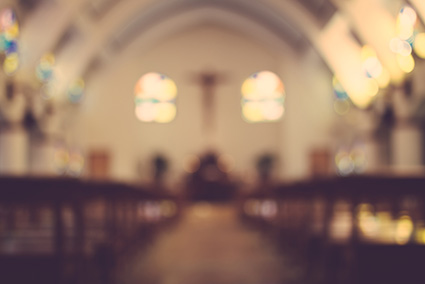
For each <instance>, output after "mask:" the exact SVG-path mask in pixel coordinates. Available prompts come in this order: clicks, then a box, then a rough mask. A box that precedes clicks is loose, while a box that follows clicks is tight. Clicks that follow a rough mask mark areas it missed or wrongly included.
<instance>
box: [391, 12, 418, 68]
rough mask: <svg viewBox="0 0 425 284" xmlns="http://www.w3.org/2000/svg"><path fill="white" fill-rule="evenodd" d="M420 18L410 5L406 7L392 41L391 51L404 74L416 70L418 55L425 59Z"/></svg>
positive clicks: (400, 14)
mask: <svg viewBox="0 0 425 284" xmlns="http://www.w3.org/2000/svg"><path fill="white" fill-rule="evenodd" d="M418 23H419V21H418V16H417V13H416V11H415V10H414V9H413V8H412V7H411V6H409V5H404V6H403V7H402V8H401V9H400V12H399V14H398V16H397V21H396V35H397V37H395V38H393V39H391V41H390V49H391V51H392V52H394V53H395V54H396V57H397V58H396V59H397V63H398V65H399V67H400V69H401V70H402V71H403V72H404V73H410V72H412V71H413V69H414V68H415V60H414V58H413V56H412V52H413V51H414V52H415V54H416V55H418V56H419V57H421V58H425V36H424V35H423V33H420V32H419V30H418V28H419V27H418V26H419V24H418Z"/></svg>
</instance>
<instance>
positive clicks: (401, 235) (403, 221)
mask: <svg viewBox="0 0 425 284" xmlns="http://www.w3.org/2000/svg"><path fill="white" fill-rule="evenodd" d="M412 233H413V222H412V219H411V218H410V216H408V215H403V216H401V217H400V218H399V219H398V220H397V227H396V234H395V240H396V242H397V244H399V245H404V244H407V243H408V242H409V240H410V237H411V235H412Z"/></svg>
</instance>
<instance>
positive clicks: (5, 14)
mask: <svg viewBox="0 0 425 284" xmlns="http://www.w3.org/2000/svg"><path fill="white" fill-rule="evenodd" d="M18 37H19V24H18V21H17V17H16V14H15V12H14V10H13V9H11V8H3V9H1V10H0V55H1V53H3V54H4V61H3V71H4V73H5V74H6V75H9V76H10V75H13V74H15V72H16V71H17V70H18V68H19V66H20V60H19V43H18Z"/></svg>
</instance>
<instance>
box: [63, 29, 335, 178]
mask: <svg viewBox="0 0 425 284" xmlns="http://www.w3.org/2000/svg"><path fill="white" fill-rule="evenodd" d="M141 42H143V41H141ZM141 42H140V41H139V42H135V43H134V44H132V45H130V46H129V47H128V48H127V49H126V50H124V51H123V52H122V53H121V56H119V57H118V58H116V59H112V60H111V61H110V62H109V64H108V65H107V67H106V68H104V69H103V70H102V71H100V72H98V73H97V74H96V77H93V78H92V80H91V81H90V82H89V84H88V88H87V97H86V100H85V102H84V104H83V106H82V108H81V110H80V113H79V115H77V116H76V119H75V123H74V127H73V130H72V131H71V136H73V139H75V140H77V141H80V143H82V145H84V147H85V148H86V149H87V150H90V149H93V148H97V147H102V148H107V149H109V150H110V151H111V153H112V162H113V167H112V175H113V177H114V178H116V179H124V180H135V179H137V178H138V174H137V170H136V166H137V163H138V162H139V161H140V160H143V161H144V162H145V163H144V168H145V169H148V164H147V162H148V160H149V158H150V157H151V156H152V154H153V153H155V152H156V151H160V152H163V153H164V154H166V155H167V156H168V157H169V158H170V159H171V165H172V172H173V177H179V176H181V174H182V172H183V169H182V167H181V165H182V160H183V159H184V157H185V156H187V155H188V154H200V153H202V151H203V150H204V149H205V147H206V141H205V139H203V132H202V127H201V123H202V107H201V105H202V94H201V88H200V86H199V84H196V83H194V82H193V76H194V75H196V74H198V72H200V71H205V70H215V71H218V72H221V73H222V74H223V76H225V77H226V81H225V82H223V84H220V85H219V86H218V88H217V91H216V100H215V103H216V116H215V120H216V121H215V125H216V127H217V132H216V133H217V134H216V139H215V140H216V145H217V148H218V150H219V151H220V152H221V153H227V154H230V155H231V156H233V157H234V159H235V161H236V168H235V171H236V173H239V174H246V172H248V171H252V169H253V165H254V161H255V158H256V157H257V156H258V155H259V154H261V153H263V152H264V151H269V152H275V153H277V154H281V155H282V158H283V159H284V161H283V165H284V167H283V168H282V170H283V171H284V176H286V177H302V176H305V175H307V174H308V166H307V163H308V162H307V161H306V157H305V156H306V155H308V153H307V152H308V150H309V147H311V146H312V145H314V144H317V143H323V141H324V140H326V139H325V138H326V134H324V133H325V132H326V126H327V125H328V123H329V117H328V116H327V115H326V114H325V112H326V111H327V112H329V111H331V110H330V108H331V107H332V105H331V103H329V100H327V99H326V96H328V95H329V97H330V98H331V94H329V93H328V89H329V88H327V87H328V85H329V84H330V81H327V80H328V79H329V78H328V77H327V76H328V75H327V72H326V70H325V69H323V66H322V65H321V63H318V64H315V63H314V62H315V61H314V60H316V58H315V55H313V56H308V57H307V58H303V57H296V56H294V54H291V53H288V52H287V51H285V50H283V49H281V50H276V49H275V48H271V47H270V46H268V45H267V43H262V42H257V41H256V40H255V39H253V38H248V37H245V36H243V35H240V34H237V33H235V32H233V31H230V30H227V29H224V28H222V27H217V26H209V25H203V26H199V27H196V28H192V29H188V30H186V31H184V32H183V33H179V34H177V35H174V36H172V37H169V38H167V39H166V40H164V41H162V42H160V43H159V44H157V45H154V46H151V47H150V48H149V49H148V50H146V49H144V48H143V44H141ZM284 51H285V52H284ZM311 62H313V64H311ZM312 66H313V67H312ZM260 70H271V71H274V72H277V73H278V74H279V75H280V76H281V77H282V80H283V82H284V84H285V86H286V88H287V112H286V114H285V116H284V120H283V121H282V122H277V123H264V124H249V123H246V122H245V121H244V120H243V119H242V117H241V110H240V86H241V84H242V82H243V81H244V79H245V78H247V77H248V76H249V75H251V74H252V73H253V72H256V71H260ZM151 71H157V72H161V73H164V74H166V75H168V76H169V77H171V78H172V79H173V80H174V81H175V82H176V84H177V87H178V100H177V108H178V113H177V117H176V119H175V120H174V121H173V122H171V123H169V124H151V123H143V122H140V121H138V120H137V119H136V117H135V115H134V102H133V99H134V94H133V88H134V85H135V83H136V81H137V80H138V79H139V77H140V76H142V75H143V74H145V73H147V72H151ZM324 137H325V138H324ZM282 173H283V172H282ZM147 176H148V175H147V174H146V175H145V178H147Z"/></svg>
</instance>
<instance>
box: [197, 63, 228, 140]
mask: <svg viewBox="0 0 425 284" xmlns="http://www.w3.org/2000/svg"><path fill="white" fill-rule="evenodd" d="M194 81H195V83H197V84H200V85H201V88H202V92H203V98H202V108H203V110H202V112H203V121H202V129H204V131H205V132H206V134H207V136H209V135H212V132H213V130H214V125H213V121H214V119H213V118H214V117H213V116H214V107H215V105H214V94H215V90H216V87H217V85H218V84H219V83H222V82H225V77H224V76H222V75H220V74H218V73H216V72H212V71H203V72H201V73H200V74H199V75H195V76H194Z"/></svg>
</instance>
